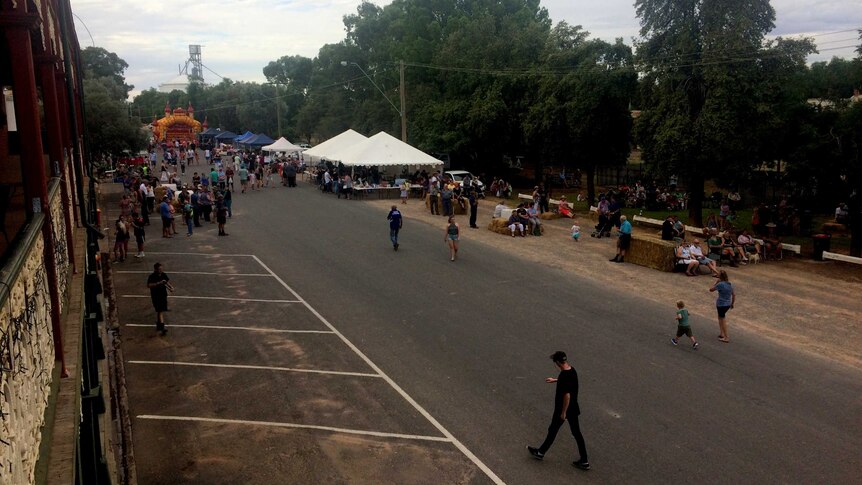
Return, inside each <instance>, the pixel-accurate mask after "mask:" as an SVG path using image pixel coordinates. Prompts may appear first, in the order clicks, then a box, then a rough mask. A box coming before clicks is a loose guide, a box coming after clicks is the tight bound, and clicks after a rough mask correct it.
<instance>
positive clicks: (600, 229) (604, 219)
mask: <svg viewBox="0 0 862 485" xmlns="http://www.w3.org/2000/svg"><path fill="white" fill-rule="evenodd" d="M613 228H614V220H613V219H612V218H611V217H609V216H606V215H600V216H599V223H598V224H596V229H595V230H594V231H593V232H592V233H590V237H595V238H598V239H601V238H602V237H611V230H613Z"/></svg>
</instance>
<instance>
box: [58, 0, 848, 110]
mask: <svg viewBox="0 0 862 485" xmlns="http://www.w3.org/2000/svg"><path fill="white" fill-rule="evenodd" d="M71 1H72V12H73V14H74V15H75V28H76V30H77V33H78V39H79V42H80V44H81V48H85V47H87V46H91V45H95V46H98V47H103V48H105V49H107V50H108V51H111V52H115V53H116V54H117V55H118V56H120V57H121V58H122V59H124V60H125V61H126V62H127V63H128V64H129V68H128V69H127V70H126V82H127V83H128V84H132V85H134V86H135V88H134V90H133V91H132V96H134V95H136V94H137V93H139V92H140V91H142V90H144V89H147V88H150V87H158V85H159V84H160V83H163V82H166V81H168V80H170V79H172V78H174V77H175V76H176V75H177V74H178V72H179V67H180V66H181V65H183V64H185V61H186V59H188V45H189V44H199V45H202V46H203V48H202V59H203V64H204V66H206V67H207V68H209V69H210V70H211V71H212V72H210V71H208V70H207V69H204V78H205V80H206V81H207V82H218V81H219V78H218V76H217V75H216V74H214V73H213V72H215V73H217V74H218V75H220V76H224V77H228V78H231V79H233V80H235V81H257V82H262V81H265V79H264V76H263V72H262V70H263V67H264V66H265V65H266V64H268V63H269V62H270V61H273V60H276V59H278V58H280V57H282V56H285V55H302V56H305V57H310V58H314V57H316V55H317V52H318V50H319V49H320V47H322V46H323V45H324V44H330V43H336V42H339V41H341V40H343V39H344V33H345V32H344V23H343V22H342V18H343V16H344V15H347V14H351V13H354V12H355V11H356V7H357V6H359V4H360V2H361V0H228V1H224V0H190V1H186V2H183V1H178V0H170V1H168V0H71ZM372 2H373V3H375V4H377V5H381V6H383V5H386V4H388V3H390V1H384V0H372ZM633 5H634V0H543V1H542V6H543V7H545V8H546V9H547V10H548V13H549V14H550V17H551V19H552V20H553V21H554V23H556V22H559V21H561V20H565V21H566V22H568V23H569V24H571V25H581V26H582V27H583V28H584V29H585V30H587V31H589V32H590V34H591V36H592V37H593V38H600V39H604V40H608V41H612V40H613V39H615V38H617V37H622V38H623V40H624V41H625V42H626V43H627V44H631V43H632V42H631V41H632V38H634V37H636V36H637V35H638V29H639V24H638V20H637V18H636V17H635V10H634V6H633ZM772 6H773V7H774V8H775V12H776V21H775V29H774V30H773V31H772V32H771V33H770V36H771V37H774V36H779V35H780V36H784V37H792V36H798V35H807V36H814V39H815V41H816V42H817V44H818V49H819V50H820V53H819V54H815V55H813V56H811V57H810V58H809V59H808V60H809V62H815V61H820V60H829V59H831V58H832V57H833V56H838V57H845V58H851V57H853V56H854V55H855V53H854V49H855V46H857V45H858V44H859V43H860V41H859V39H858V33H857V32H856V31H855V30H858V29H862V9H860V6H859V4H858V3H857V2H855V1H847V0H772Z"/></svg>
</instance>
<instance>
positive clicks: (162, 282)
mask: <svg viewBox="0 0 862 485" xmlns="http://www.w3.org/2000/svg"><path fill="white" fill-rule="evenodd" d="M147 287H148V288H149V289H150V299H151V300H152V301H153V308H154V309H155V310H156V330H157V331H158V332H159V333H161V334H162V335H163V336H164V335H165V334H167V333H168V329H167V328H165V312H167V311H168V291H170V292H173V291H174V287H173V286H171V279H170V278H168V275H167V274H165V272H164V271H162V263H156V264H154V265H153V273H152V274H151V275H150V276H148V277H147Z"/></svg>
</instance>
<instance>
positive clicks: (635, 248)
mask: <svg viewBox="0 0 862 485" xmlns="http://www.w3.org/2000/svg"><path fill="white" fill-rule="evenodd" d="M675 249H676V245H675V244H674V243H673V241H662V240H661V238H658V237H652V236H649V235H643V234H633V235H632V242H631V246H629V249H628V251H626V262H627V263H633V264H637V265H640V266H646V267H647V268H653V269H657V270H659V271H667V272H671V271H673V266H674V264H676V256H675V255H674V250H675Z"/></svg>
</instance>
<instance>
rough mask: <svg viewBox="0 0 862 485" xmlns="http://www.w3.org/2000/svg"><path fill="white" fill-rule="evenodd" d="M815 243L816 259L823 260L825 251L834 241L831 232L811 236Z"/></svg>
mask: <svg viewBox="0 0 862 485" xmlns="http://www.w3.org/2000/svg"><path fill="white" fill-rule="evenodd" d="M811 241H812V242H813V243H814V260H815V261H823V251H829V249H830V247H831V243H832V235H831V234H815V235H813V236H811Z"/></svg>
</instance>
